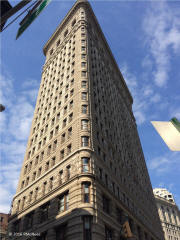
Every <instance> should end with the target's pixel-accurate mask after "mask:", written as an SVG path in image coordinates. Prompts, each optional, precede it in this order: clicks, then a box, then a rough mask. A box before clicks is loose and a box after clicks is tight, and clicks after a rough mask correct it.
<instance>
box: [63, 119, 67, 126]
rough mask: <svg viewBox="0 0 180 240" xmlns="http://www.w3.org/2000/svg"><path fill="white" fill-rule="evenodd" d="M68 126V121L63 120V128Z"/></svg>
mask: <svg viewBox="0 0 180 240" xmlns="http://www.w3.org/2000/svg"><path fill="white" fill-rule="evenodd" d="M66 124H67V119H66V118H65V119H64V120H63V125H62V127H65V126H66Z"/></svg>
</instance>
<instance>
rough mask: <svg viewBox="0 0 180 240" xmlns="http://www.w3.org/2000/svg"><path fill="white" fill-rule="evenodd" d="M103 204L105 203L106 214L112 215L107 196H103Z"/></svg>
mask: <svg viewBox="0 0 180 240" xmlns="http://www.w3.org/2000/svg"><path fill="white" fill-rule="evenodd" d="M102 202H103V211H104V212H106V213H108V214H109V213H110V200H109V198H107V197H106V196H104V195H103V196H102Z"/></svg>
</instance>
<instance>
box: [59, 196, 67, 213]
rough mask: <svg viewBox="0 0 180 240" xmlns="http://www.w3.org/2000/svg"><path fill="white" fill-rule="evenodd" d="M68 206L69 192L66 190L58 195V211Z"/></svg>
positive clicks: (64, 209) (62, 210)
mask: <svg viewBox="0 0 180 240" xmlns="http://www.w3.org/2000/svg"><path fill="white" fill-rule="evenodd" d="M68 208H69V193H68V192H66V193H65V194H64V195H62V196H60V197H59V211H60V212H64V211H66V210H68Z"/></svg>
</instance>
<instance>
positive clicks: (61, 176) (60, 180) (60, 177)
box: [59, 170, 63, 185]
mask: <svg viewBox="0 0 180 240" xmlns="http://www.w3.org/2000/svg"><path fill="white" fill-rule="evenodd" d="M62 178H63V170H61V171H60V172H59V185H61V184H62Z"/></svg>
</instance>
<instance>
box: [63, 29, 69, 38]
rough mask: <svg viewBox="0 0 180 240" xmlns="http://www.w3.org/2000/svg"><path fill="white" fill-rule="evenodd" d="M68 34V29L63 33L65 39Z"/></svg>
mask: <svg viewBox="0 0 180 240" xmlns="http://www.w3.org/2000/svg"><path fill="white" fill-rule="evenodd" d="M67 34H68V29H67V30H66V31H65V32H64V37H66V36H67Z"/></svg>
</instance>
